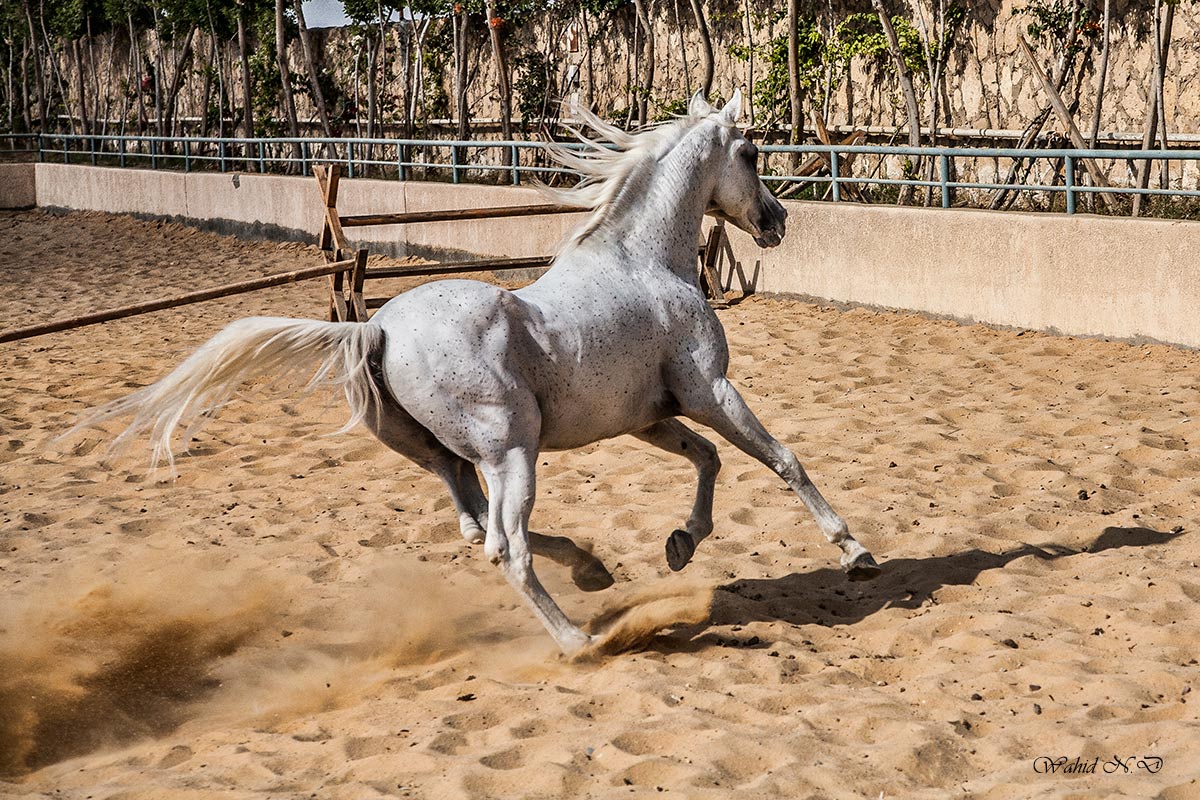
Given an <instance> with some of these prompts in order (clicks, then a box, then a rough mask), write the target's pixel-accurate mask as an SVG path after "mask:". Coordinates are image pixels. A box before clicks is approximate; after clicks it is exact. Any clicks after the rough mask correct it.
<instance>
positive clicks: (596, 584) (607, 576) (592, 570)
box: [571, 557, 616, 592]
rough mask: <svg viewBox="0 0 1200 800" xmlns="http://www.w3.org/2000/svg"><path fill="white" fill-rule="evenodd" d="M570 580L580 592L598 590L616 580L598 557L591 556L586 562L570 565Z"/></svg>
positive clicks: (605, 587)
mask: <svg viewBox="0 0 1200 800" xmlns="http://www.w3.org/2000/svg"><path fill="white" fill-rule="evenodd" d="M571 582H572V583H574V584H575V587H576V588H577V589H579V590H580V591H582V592H599V591H601V590H602V589H607V588H608V587H610V586H612V585H613V584H614V583H615V582H616V581H615V580H614V579H613V576H612V573H611V572H609V571H608V568H607V567H605V566H604V563H603V562H601V561H600V559H598V558H595V557H591V558H590V559H589V560H588V561H587V562H585V563H583V564H579V565H577V566H574V567H571Z"/></svg>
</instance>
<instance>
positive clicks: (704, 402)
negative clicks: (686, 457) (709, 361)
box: [678, 376, 880, 580]
mask: <svg viewBox="0 0 1200 800" xmlns="http://www.w3.org/2000/svg"><path fill="white" fill-rule="evenodd" d="M678 396H679V399H680V401H681V402H682V403H683V404H684V412H685V413H686V414H687V416H688V417H690V418H691V419H694V420H696V421H697V422H699V423H701V424H704V425H707V426H709V427H710V428H712V429H713V430H715V431H716V432H717V433H719V434H721V435H722V436H723V437H725V438H726V439H728V440H729V442H730V443H731V444H733V445H734V446H735V447H737V448H738V449H740V450H742V451H743V452H745V453H747V454H748V455H751V456H753V457H754V458H756V459H758V460H759V461H761V462H762V463H763V464H766V465H767V466H768V467H770V468H771V469H772V470H774V472H775V473H776V474H777V475H779V477H781V478H783V480H784V481H785V482H787V485H788V486H790V487H791V488H792V491H794V492H795V493H796V494H797V495H798V496H799V497H800V499H801V500H802V501H804V505H805V506H807V507H808V510H809V512H811V513H812V515H813V518H814V519H815V520H816V521H817V526H818V527H820V529H821V533H823V534H825V538H826V539H828V540H829V541H830V542H833V543H834V544H836V545H837V546H838V547H840V548H841V549H842V559H841V561H842V568H843V569H845V570H846V573H847V574H848V575H849V576H850V578H851V579H852V580H867V579H870V578H874V577H875V576H876V575H878V574H879V572H880V569H879V565H878V564H877V563H876V562H875V559H874V558H873V557H872V556H871V554H870V552H868V551H867V549H866V548H865V547H863V546H862V545H861V544H859V542H858V540H857V539H855V538H854V537H853V536H851V535H850V530H849V528H848V527H847V526H846V522H845V520H843V519H842V518H841V517H839V516H838V515H837V513H836V512H835V511H834V510H833V509H832V508H831V507H830V505H829V503H828V502H826V500H825V498H824V497H822V496H821V493H820V492H819V491H817V487H816V486H814V485H813V483H812V481H811V480H809V477H808V473H806V472H805V471H804V467H803V466H801V464H800V461H799V460H798V459H797V458H796V456H795V454H794V453H792V451H791V450H789V449H788V448H786V447H784V446H783V445H782V444H780V443H779V441H778V440H776V439H775V438H774V437H773V436H771V434H770V433H768V432H767V429H766V428H764V427H763V425H762V423H761V422H759V421H758V418H757V417H756V416H755V415H754V412H753V411H751V410H750V408H749V407H748V406H747V405H746V401H745V400H743V399H742V396H741V394H739V393H738V391H737V389H735V388H734V387H733V384H731V383H730V382H729V381H728V380H727V379H725V378H724V377H723V376H722V377H719V378H714V379H713V381H712V383H711V384H709V385H707V386H700V385H693V386H692V387H691V388H690V390H689V391H687V392H683V393H679V394H678Z"/></svg>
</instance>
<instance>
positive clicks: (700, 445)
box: [633, 418, 721, 572]
mask: <svg viewBox="0 0 1200 800" xmlns="http://www.w3.org/2000/svg"><path fill="white" fill-rule="evenodd" d="M633 435H634V436H636V437H637V438H639V439H641V440H642V441H644V442H649V443H650V444H652V445H654V446H655V447H661V448H662V449H663V450H666V451H667V452H668V453H674V454H676V455H680V456H683V457H684V458H686V459H688V460H689V461H691V462H692V464H693V465H694V466H695V467H696V499H695V501H694V502H693V503H692V515H691V516H690V517H689V518H688V521H687V526H686V527H687V530H676V531H674V532H672V533H671V535H670V537H668V538H667V566H669V567H670V568H671V569H672V570H674V571H676V572H678V571H679V570H681V569H683V568H684V567H685V566H687V563H688V562H689V561H691V559H692V554H693V553H695V552H696V545H698V544H700V542H701V540H703V539H704V538H706V537H707V536H708V535H709V534H710V533H712V530H713V519H712V508H713V490H714V488H715V486H716V483H717V473H718V472H720V471H721V459H720V458H718V457H717V448H716V446H715V445H714V444H713V443H712V442H710V441H709V440H708V439H705V438H704V437H703V436H701V435H700V434H698V433H696V432H695V431H693V430H692V429H691V428H689V427H687V426H686V425H684V424H683V423H682V422H680V421H679V420H677V419H674V418H672V419H664V420H662V421H661V422H656V423H654V424H653V425H651V426H650V427H648V428H645V429H643V430H640V431H638V432H636V433H634V434H633Z"/></svg>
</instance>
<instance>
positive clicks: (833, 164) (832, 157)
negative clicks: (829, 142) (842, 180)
mask: <svg viewBox="0 0 1200 800" xmlns="http://www.w3.org/2000/svg"><path fill="white" fill-rule="evenodd" d="M829 182H830V186H831V187H832V189H833V202H835V203H838V202H841V199H842V190H841V187H839V186H838V154H837V151H836V150H830V151H829Z"/></svg>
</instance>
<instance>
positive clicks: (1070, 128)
mask: <svg viewBox="0 0 1200 800" xmlns="http://www.w3.org/2000/svg"><path fill="white" fill-rule="evenodd" d="M1017 43H1018V44H1020V45H1021V52H1022V53H1024V54H1025V60H1026V61H1028V62H1029V66H1030V67H1032V68H1033V74H1034V75H1036V76H1037V78H1038V80H1039V81H1040V82H1041V84H1042V88H1043V89H1045V90H1046V96H1047V97H1049V98H1050V105H1052V106H1053V107H1054V113H1056V114H1058V118H1059V120H1061V121H1062V123H1063V125H1065V126H1066V128H1067V136H1068V137H1070V139H1071V144H1072V145H1074V146H1075V147H1076V149H1079V150H1087V149H1088V146H1087V142H1085V141H1084V139H1083V134H1082V133H1080V132H1079V128H1078V127H1077V126H1076V125H1075V120H1074V118H1073V117H1072V116H1071V112H1070V110H1069V109H1068V108H1067V104H1066V103H1064V102H1063V99H1062V95H1060V94H1059V93H1058V89H1056V88H1054V83H1053V81H1051V80H1050V76H1049V75H1047V74H1046V73H1045V72H1043V71H1042V67H1041V65H1040V64H1038V63H1037V57H1036V56H1034V54H1033V49H1032V48H1030V46H1029V42H1027V41H1025V37H1024V36H1018V37H1017ZM1080 161H1082V162H1083V168H1084V169H1085V170H1087V173H1088V175H1090V176H1092V183H1094V184H1095V185H1096V186H1100V187H1103V188H1105V189H1109V188H1112V187H1111V184H1109V182H1108V180H1107V179H1106V178H1105V177H1104V175H1103V174H1102V173H1101V172H1100V170H1098V169H1097V168H1096V165H1095V164H1094V163H1093V162H1092V159H1090V158H1083V159H1080ZM1098 194H1099V195H1100V199H1102V200H1103V201H1104V202H1105V203H1106V204H1107V205H1108V207H1109V208H1111V209H1114V210H1115V209H1117V208H1119V207H1120V202H1119V201H1118V200H1117V198H1116V195H1113V194H1110V193H1108V192H1099V193H1098Z"/></svg>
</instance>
